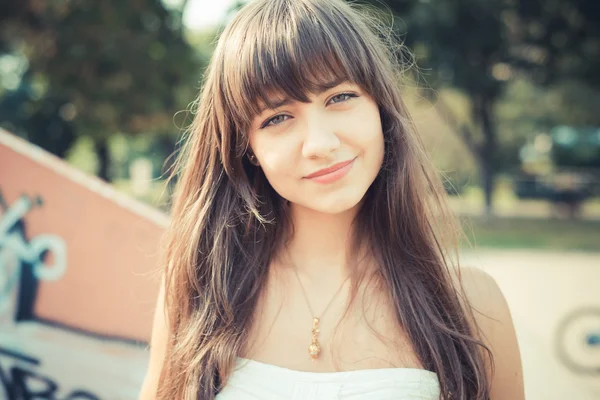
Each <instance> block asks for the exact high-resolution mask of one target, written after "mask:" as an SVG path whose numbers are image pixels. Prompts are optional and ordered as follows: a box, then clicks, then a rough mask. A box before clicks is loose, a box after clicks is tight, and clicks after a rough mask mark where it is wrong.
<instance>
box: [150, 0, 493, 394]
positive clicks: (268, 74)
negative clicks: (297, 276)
mask: <svg viewBox="0 0 600 400" xmlns="http://www.w3.org/2000/svg"><path fill="white" fill-rule="evenodd" d="M394 53H395V52H394V51H390V48H389V47H387V46H385V45H384V42H383V41H382V40H381V35H380V34H379V33H378V31H377V30H375V29H374V28H373V26H371V24H370V23H369V22H368V19H367V18H365V17H364V16H361V14H360V13H359V12H358V11H357V10H356V9H355V8H354V7H352V6H350V5H348V4H347V3H345V2H343V1H341V0H254V1H251V2H250V3H249V4H247V5H246V6H244V7H243V8H242V10H241V11H239V12H238V13H237V15H236V16H235V18H234V19H233V20H232V21H231V22H230V23H229V24H228V26H227V27H226V28H225V30H224V31H223V32H222V34H221V36H220V39H219V41H218V44H217V47H216V49H215V52H214V54H213V56H212V59H211V62H210V65H209V67H208V69H207V72H206V75H205V81H204V85H203V88H202V91H201V93H200V96H199V98H198V100H197V102H196V103H195V104H196V109H195V117H194V120H193V122H192V124H191V126H190V128H189V130H188V132H187V135H186V137H185V138H184V139H185V140H184V141H183V142H184V146H183V148H182V151H181V152H180V154H179V157H178V160H177V163H176V168H175V170H174V171H173V176H175V175H177V178H178V179H177V187H176V191H175V194H174V203H173V207H172V220H171V226H170V229H169V230H168V232H167V235H166V252H165V253H166V259H165V266H167V268H166V271H165V291H166V294H167V296H166V307H167V310H168V311H167V312H168V317H169V320H170V342H169V346H168V352H167V355H166V359H165V363H164V366H163V370H162V376H161V379H160V384H159V390H158V398H159V399H165V400H167V399H168V400H172V399H202V400H210V399H213V398H214V396H215V394H216V393H218V391H219V390H220V388H221V387H222V386H223V385H224V384H225V383H226V381H227V379H228V377H229V374H230V372H231V370H232V367H233V365H234V362H235V360H236V357H237V356H238V354H240V351H241V350H242V349H243V348H244V345H245V343H246V341H247V340H248V337H247V336H248V334H247V332H248V330H249V327H250V325H251V323H252V321H253V316H254V311H255V308H256V306H257V303H258V300H259V296H260V294H261V293H262V291H263V288H264V287H265V282H266V279H267V269H268V265H269V262H270V261H271V260H272V259H273V257H276V256H277V255H278V254H281V253H282V251H283V249H284V248H285V245H286V243H287V240H288V239H289V237H290V233H291V232H292V230H293V226H292V223H291V220H290V218H289V213H288V207H289V206H288V205H287V202H286V201H285V200H284V199H282V198H281V197H280V196H279V195H278V194H277V193H276V192H275V191H274V190H273V188H272V187H271V186H270V185H269V183H268V181H267V180H266V178H265V175H264V174H263V173H262V170H261V169H260V168H259V167H256V166H254V165H252V164H251V163H249V160H248V158H247V157H246V156H245V155H246V154H247V149H248V137H247V134H246V133H247V132H248V128H249V124H250V121H251V120H252V118H253V117H254V116H255V115H256V114H257V113H258V106H259V104H260V103H261V102H262V103H266V104H267V105H268V104H269V98H270V97H269V95H270V94H272V93H281V94H285V95H287V96H289V97H290V98H292V99H295V100H298V101H307V100H308V97H307V94H308V93H311V92H314V91H315V90H316V88H318V87H319V85H321V84H322V83H323V82H324V81H329V80H331V79H332V78H334V79H335V80H337V81H340V80H342V81H343V80H347V81H350V82H353V83H356V84H358V85H360V86H361V87H362V88H363V89H364V90H365V91H366V92H367V93H368V94H369V95H370V96H371V97H372V98H374V99H375V101H376V102H377V104H378V106H379V110H380V115H381V121H382V128H383V135H384V143H385V150H384V160H383V166H382V168H381V170H380V172H379V174H378V176H377V178H376V179H375V181H374V182H373V184H372V185H371V187H370V188H369V190H368V191H367V193H366V195H365V198H364V201H363V203H362V206H361V208H360V210H359V212H358V214H357V216H356V219H355V223H354V224H355V225H354V227H355V229H354V232H355V234H354V238H353V239H354V240H355V242H356V243H366V245H367V246H368V248H369V249H370V251H371V254H372V256H373V258H374V260H375V261H376V263H377V268H378V271H379V275H380V276H381V278H382V280H383V282H384V283H385V286H386V287H385V288H386V290H387V291H388V293H389V296H390V298H391V299H392V301H393V304H394V309H395V312H396V316H397V319H398V322H399V323H400V324H401V326H402V327H403V328H404V329H405V330H406V333H407V334H408V336H409V338H410V340H411V341H412V344H413V347H414V349H415V352H416V354H417V355H418V357H419V359H420V361H421V363H422V365H423V366H424V368H426V369H428V370H431V371H434V372H435V373H437V375H438V378H439V381H440V388H441V391H442V397H443V398H445V399H450V398H452V399H469V400H472V399H487V398H488V397H489V382H488V377H487V375H486V368H485V360H486V358H485V357H484V354H483V353H484V352H482V351H481V350H482V349H485V350H487V348H485V346H484V345H483V344H482V343H481V342H480V341H478V340H477V339H475V334H474V332H473V331H474V329H473V325H471V324H470V323H469V321H470V317H469V313H470V312H471V309H470V307H469V306H468V305H467V304H466V303H464V304H465V307H463V306H462V304H463V302H462V301H461V299H460V297H461V295H460V292H459V291H458V290H457V289H456V288H455V285H454V284H453V278H452V276H451V273H450V269H451V267H453V266H454V265H457V263H458V257H457V253H458V251H457V237H458V234H459V231H460V230H459V229H458V224H457V221H456V219H455V217H454V216H453V215H452V213H451V212H450V211H449V210H448V207H447V204H446V196H445V192H444V190H443V186H442V184H441V179H440V177H439V174H438V172H437V171H436V169H435V168H434V167H433V165H432V164H431V162H430V160H429V159H428V157H427V155H426V153H425V150H424V147H423V143H422V141H421V139H420V137H419V136H418V134H417V133H416V130H415V128H414V126H413V123H412V122H411V118H410V116H409V113H408V111H407V109H406V107H405V105H404V103H403V101H402V99H401V96H400V90H401V86H400V80H399V76H398V73H397V72H398V68H399V65H398V64H397V63H396V62H395V60H396V58H395V56H394ZM359 232H360V235H359V234H358V233H359ZM452 260H454V261H452Z"/></svg>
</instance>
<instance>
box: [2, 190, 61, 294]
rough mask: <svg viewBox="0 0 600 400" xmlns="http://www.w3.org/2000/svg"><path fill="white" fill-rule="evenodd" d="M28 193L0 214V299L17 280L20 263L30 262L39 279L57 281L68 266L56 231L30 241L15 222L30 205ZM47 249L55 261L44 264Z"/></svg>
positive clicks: (31, 205)
mask: <svg viewBox="0 0 600 400" xmlns="http://www.w3.org/2000/svg"><path fill="white" fill-rule="evenodd" d="M33 206H34V204H33V202H32V201H31V199H30V198H29V197H27V196H21V197H20V198H19V199H18V200H17V201H15V203H14V204H13V205H12V206H10V207H6V206H5V208H6V211H5V213H4V214H0V279H2V280H3V282H2V281H0V301H1V300H2V298H4V297H5V296H6V295H7V294H9V293H10V292H11V291H12V290H13V289H14V287H15V286H16V285H17V284H18V282H17V281H18V278H19V271H20V270H19V268H18V267H19V265H20V264H21V265H22V264H29V265H31V266H32V268H33V273H34V275H35V277H36V278H37V279H38V280H45V281H56V280H58V279H60V278H61V277H62V276H63V275H64V273H65V271H66V269H67V246H66V244H65V242H64V240H63V239H62V238H60V237H59V236H57V235H51V234H40V235H37V236H35V237H33V238H31V240H30V241H29V242H27V239H26V238H25V237H24V232H23V230H22V229H18V224H19V222H20V221H22V219H23V217H25V215H26V214H27V213H28V212H29V211H30V210H31V209H32V208H33ZM47 252H50V253H51V254H52V256H53V259H54V263H53V264H47V263H46V260H45V257H44V255H45V254H46V253H47Z"/></svg>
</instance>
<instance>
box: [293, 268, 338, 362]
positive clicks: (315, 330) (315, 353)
mask: <svg viewBox="0 0 600 400" xmlns="http://www.w3.org/2000/svg"><path fill="white" fill-rule="evenodd" d="M293 269H294V273H295V274H296V279H298V283H299V284H300V288H301V289H302V295H303V296H304V300H306V305H307V306H308V310H309V311H310V315H312V316H313V327H312V342H311V343H310V345H309V346H308V355H309V356H310V358H311V359H312V360H313V361H316V360H317V359H318V358H319V354H321V345H320V344H319V332H320V331H319V322H320V321H321V318H323V315H325V313H326V312H327V310H328V309H329V306H330V305H331V303H333V300H334V299H335V298H336V297H337V295H338V294H339V293H340V291H341V290H342V288H343V287H344V283H346V281H347V280H348V279H349V278H350V275H348V276H347V277H346V279H344V281H343V282H342V284H341V285H340V287H339V288H338V290H337V291H336V292H335V294H334V295H333V297H332V298H331V300H329V303H327V305H326V306H325V309H324V310H323V312H322V313H321V316H319V317H317V316H316V314H315V312H314V311H313V310H312V307H311V306H310V302H309V301H308V296H307V295H306V291H305V290H304V285H303V284H302V281H301V280H300V276H299V275H298V271H297V270H296V268H295V267H294V268H293Z"/></svg>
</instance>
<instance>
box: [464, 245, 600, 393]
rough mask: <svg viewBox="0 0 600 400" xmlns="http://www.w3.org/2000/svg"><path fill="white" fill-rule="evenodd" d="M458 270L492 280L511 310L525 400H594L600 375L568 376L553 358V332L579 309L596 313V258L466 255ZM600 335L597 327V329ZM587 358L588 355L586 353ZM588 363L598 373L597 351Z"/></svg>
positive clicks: (599, 270)
mask: <svg viewBox="0 0 600 400" xmlns="http://www.w3.org/2000/svg"><path fill="white" fill-rule="evenodd" d="M462 265H468V266H476V267H479V268H482V269H483V270H485V271H487V272H488V273H489V274H490V275H492V276H493V277H494V278H495V280H496V282H497V283H498V285H499V286H500V288H501V289H502V291H503V293H504V295H505V297H506V300H507V302H508V304H509V307H510V309H511V314H512V317H513V320H514V323H515V328H516V331H517V336H518V339H519V345H520V348H521V355H522V361H523V373H524V378H525V390H526V395H527V399H528V400H538V399H539V400H542V399H543V400H563V399H577V400H598V399H600V374H597V375H595V376H582V375H579V374H576V373H573V372H571V371H570V370H569V369H568V368H566V367H565V366H564V365H563V364H562V363H561V362H560V361H559V359H558V357H557V356H556V354H555V337H556V335H555V334H556V331H557V328H558V326H559V324H560V322H561V320H562V319H563V318H565V317H566V316H567V315H568V314H570V313H571V312H573V311H574V310H577V309H579V308H581V307H589V306H592V307H597V308H598V309H600V252H599V253H582V252H555V251H530V250H523V251H516V250H510V251H503V250H487V249H485V250H484V249H480V250H470V251H465V252H464V253H463V257H462ZM595 329H596V332H600V321H598V324H597V325H595ZM590 352H591V349H590ZM594 352H595V354H591V353H589V354H587V356H588V357H587V359H590V358H591V359H593V360H595V362H597V363H595V365H597V366H598V367H599V368H600V348H599V347H598V346H596V349H595V350H594Z"/></svg>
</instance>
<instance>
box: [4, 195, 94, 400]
mask: <svg viewBox="0 0 600 400" xmlns="http://www.w3.org/2000/svg"><path fill="white" fill-rule="evenodd" d="M42 206H43V200H42V198H41V197H40V196H37V197H31V196H27V195H22V196H21V197H19V198H18V199H17V200H16V201H15V202H14V203H13V204H8V203H7V202H6V200H5V199H4V197H3V196H2V193H1V192H0V315H3V316H4V318H3V320H4V323H5V324H6V323H7V321H10V320H12V321H13V322H14V323H15V324H18V323H19V322H21V321H27V320H33V319H34V317H35V316H34V312H33V305H34V303H35V294H36V291H37V286H38V284H39V282H40V281H56V280H59V279H60V278H61V277H62V276H63V275H64V274H65V272H66V269H67V251H66V250H67V246H66V243H65V241H64V240H63V239H62V238H61V237H59V236H58V235H53V234H39V235H36V236H34V237H31V238H28V237H27V234H26V228H27V225H26V223H25V217H26V215H27V214H28V213H29V212H30V211H31V210H32V209H34V208H36V207H38V208H39V207H42ZM50 259H52V261H49V260H50ZM41 363H42V362H41V360H40V359H39V358H37V357H34V356H31V355H28V354H24V353H21V352H18V351H15V350H13V349H9V348H4V347H0V384H1V385H2V388H3V389H4V398H7V399H8V400H20V399H48V400H55V399H56V400H58V399H65V400H75V399H87V400H99V398H98V397H97V396H95V395H94V394H92V393H91V392H88V391H85V390H72V391H71V392H70V393H69V394H68V395H67V396H66V397H64V396H63V397H59V392H60V388H59V384H58V383H57V382H56V381H55V380H53V379H52V378H51V377H49V376H44V375H43V374H41V373H40V372H39V370H40V366H41Z"/></svg>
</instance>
